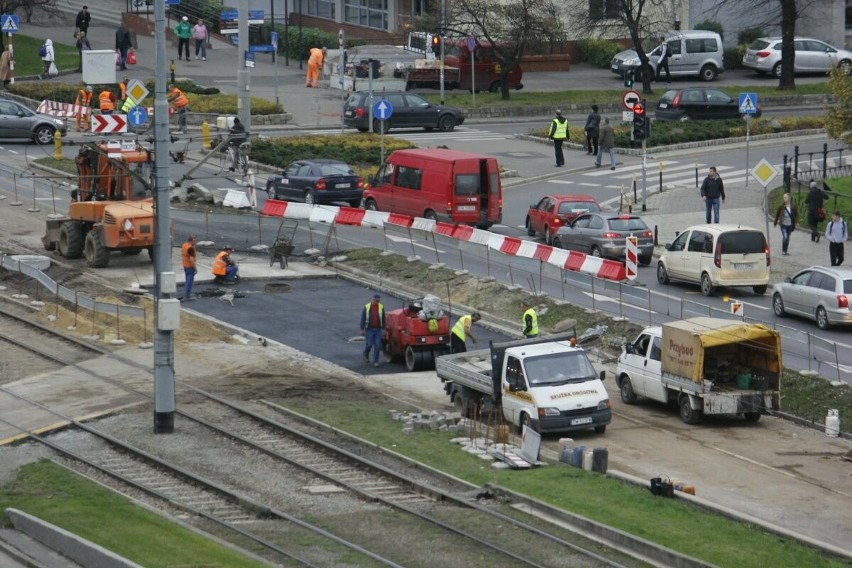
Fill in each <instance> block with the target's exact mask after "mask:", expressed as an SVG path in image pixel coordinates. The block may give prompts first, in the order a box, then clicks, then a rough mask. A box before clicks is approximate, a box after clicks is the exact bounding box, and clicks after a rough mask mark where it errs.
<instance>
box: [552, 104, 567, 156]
mask: <svg viewBox="0 0 852 568" xmlns="http://www.w3.org/2000/svg"><path fill="white" fill-rule="evenodd" d="M547 136H548V138H550V139H551V140H553V150H554V152H556V167H557V168H561V167H562V166H564V165H565V155H564V154H563V153H562V143H563V142H565V141H566V140H568V120H567V119H566V118H565V117H564V116H562V111H561V110H557V111H556V117H555V118H554V119H553V120H552V121H551V123H550V132H548V134H547Z"/></svg>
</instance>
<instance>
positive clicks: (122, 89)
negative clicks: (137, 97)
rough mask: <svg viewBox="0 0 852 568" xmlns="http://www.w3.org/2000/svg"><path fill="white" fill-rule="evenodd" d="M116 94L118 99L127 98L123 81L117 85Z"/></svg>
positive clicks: (125, 85)
mask: <svg viewBox="0 0 852 568" xmlns="http://www.w3.org/2000/svg"><path fill="white" fill-rule="evenodd" d="M118 92H119V97H118V98H120V99H125V98H127V84H126V83H125V82H124V81H122V82H121V83H119V84H118Z"/></svg>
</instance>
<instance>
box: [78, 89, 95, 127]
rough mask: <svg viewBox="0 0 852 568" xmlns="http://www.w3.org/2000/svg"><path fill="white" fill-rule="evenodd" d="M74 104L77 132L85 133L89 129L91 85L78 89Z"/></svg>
mask: <svg viewBox="0 0 852 568" xmlns="http://www.w3.org/2000/svg"><path fill="white" fill-rule="evenodd" d="M74 104H75V105H76V106H77V116H76V118H77V132H85V131H86V130H88V128H89V117H90V116H91V114H92V86H91V85H86V86H85V87H83V88H82V89H80V92H79V93H77V98H76V100H75V101H74Z"/></svg>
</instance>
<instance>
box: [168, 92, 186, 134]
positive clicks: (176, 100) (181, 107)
mask: <svg viewBox="0 0 852 568" xmlns="http://www.w3.org/2000/svg"><path fill="white" fill-rule="evenodd" d="M167 98H168V101H169V102H170V103H172V105H174V107H175V110H176V111H177V115H178V130H180V132H181V134H186V114H187V113H188V112H189V99H188V98H187V97H186V95H185V94H183V91H181V90H180V89H178V88H177V87H176V86H175V85H173V84H172V85H169V94H168V97H167Z"/></svg>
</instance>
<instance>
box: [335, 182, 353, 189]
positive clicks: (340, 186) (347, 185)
mask: <svg viewBox="0 0 852 568" xmlns="http://www.w3.org/2000/svg"><path fill="white" fill-rule="evenodd" d="M335 187H337V189H349V188H350V187H352V184H351V183H338V184H337V185H336V186H335Z"/></svg>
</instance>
